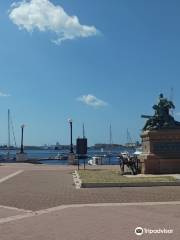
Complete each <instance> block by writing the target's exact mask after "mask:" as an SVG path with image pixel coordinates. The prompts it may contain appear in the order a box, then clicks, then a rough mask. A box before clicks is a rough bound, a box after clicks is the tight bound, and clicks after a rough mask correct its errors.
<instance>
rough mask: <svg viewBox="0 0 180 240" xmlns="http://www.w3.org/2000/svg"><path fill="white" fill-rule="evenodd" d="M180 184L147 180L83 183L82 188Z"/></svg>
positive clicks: (179, 182)
mask: <svg viewBox="0 0 180 240" xmlns="http://www.w3.org/2000/svg"><path fill="white" fill-rule="evenodd" d="M160 186H180V181H177V182H153V183H152V182H150V183H149V182H147V183H81V187H82V188H106V187H160Z"/></svg>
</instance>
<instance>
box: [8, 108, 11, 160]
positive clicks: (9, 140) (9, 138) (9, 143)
mask: <svg viewBox="0 0 180 240" xmlns="http://www.w3.org/2000/svg"><path fill="white" fill-rule="evenodd" d="M10 145H11V135H10V110H9V109H8V159H9V158H10Z"/></svg>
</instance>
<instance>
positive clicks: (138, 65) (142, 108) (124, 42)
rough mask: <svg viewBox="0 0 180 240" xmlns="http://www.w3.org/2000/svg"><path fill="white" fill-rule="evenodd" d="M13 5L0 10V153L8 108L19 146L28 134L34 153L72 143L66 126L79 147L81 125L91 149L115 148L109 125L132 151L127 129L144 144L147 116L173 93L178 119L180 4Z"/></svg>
mask: <svg viewBox="0 0 180 240" xmlns="http://www.w3.org/2000/svg"><path fill="white" fill-rule="evenodd" d="M14 2H16V1H15V0H12V1H10V0H2V1H0V36H1V38H0V39H1V40H0V42H1V44H0V93H1V94H0V95H1V96H0V109H1V110H0V122H1V124H0V133H1V134H0V144H2V143H6V142H7V109H8V108H10V109H11V112H12V117H13V121H14V125H15V132H16V137H17V139H18V141H19V135H20V125H21V124H22V123H25V124H26V125H27V126H26V129H25V144H27V145H30V144H33V145H41V144H53V143H55V142H56V141H59V142H60V143H62V144H68V143H69V127H68V123H67V119H68V118H72V119H73V133H74V142H75V138H76V137H77V136H81V135H82V123H83V122H84V124H85V128H86V135H87V137H88V139H89V145H92V144H94V143H97V142H105V143H108V142H109V124H110V123H111V125H112V134H113V142H114V143H124V142H126V129H127V128H128V129H129V131H130V133H131V135H132V138H133V139H134V140H136V139H138V138H139V134H140V131H141V128H142V127H143V125H144V120H143V119H141V117H140V116H141V114H152V105H153V104H154V103H155V102H156V101H157V98H158V95H159V93H161V92H163V93H164V94H165V96H167V97H169V96H170V89H171V88H172V87H173V89H174V91H173V100H174V102H175V105H176V112H175V117H176V119H177V120H180V116H179V115H178V113H179V112H180V95H179V91H180V67H179V66H180V47H179V44H180V27H179V23H180V2H179V1H178V0H177V1H176V0H172V1H170V0H168V1H167V0H151V1H145V0H136V1H134V0H113V1H109V0H101V1H96V0H76V1H74V0H51V1H48V0H33V2H34V3H33V4H34V5H32V1H25V2H24V3H22V2H21V3H19V5H13V6H12V7H10V6H11V4H12V3H14ZM42 2H43V4H44V5H43V7H39V8H37V6H42V5H41V4H42ZM23 4H26V5H23ZM57 6H61V8H57ZM45 7H47V8H50V10H49V11H46V12H45V11H44V9H45ZM57 9H61V10H58V11H57V12H56V11H55V10H57ZM62 9H63V11H62ZM43 11H44V12H43ZM51 12H52V17H49V15H48V14H50V13H51ZM27 13H28V14H29V13H31V14H32V13H33V14H34V13H35V14H36V16H37V17H32V15H33V14H32V15H31V18H30V17H29V15H28V14H27ZM54 13H57V16H56V18H55V17H54ZM33 16H34V15H33ZM72 16H76V19H75V18H74V17H72ZM28 17H29V18H28ZM41 18H42V19H41ZM77 19H78V21H77ZM68 21H70V23H71V24H70V25H68V24H67V22H68ZM63 24H64V25H63ZM84 26H86V27H84ZM3 94H4V95H6V94H7V95H10V96H3ZM93 105H96V106H93Z"/></svg>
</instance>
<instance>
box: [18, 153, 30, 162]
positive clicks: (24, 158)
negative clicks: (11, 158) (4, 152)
mask: <svg viewBox="0 0 180 240" xmlns="http://www.w3.org/2000/svg"><path fill="white" fill-rule="evenodd" d="M26 161H28V156H27V153H17V154H16V162H26Z"/></svg>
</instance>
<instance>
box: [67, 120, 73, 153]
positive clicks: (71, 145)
mask: <svg viewBox="0 0 180 240" xmlns="http://www.w3.org/2000/svg"><path fill="white" fill-rule="evenodd" d="M68 122H69V124H70V139H71V143H70V153H74V151H73V143H72V119H68Z"/></svg>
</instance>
